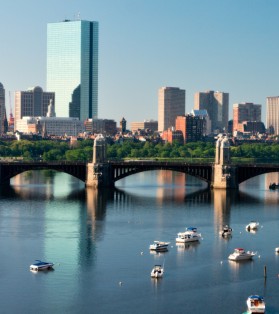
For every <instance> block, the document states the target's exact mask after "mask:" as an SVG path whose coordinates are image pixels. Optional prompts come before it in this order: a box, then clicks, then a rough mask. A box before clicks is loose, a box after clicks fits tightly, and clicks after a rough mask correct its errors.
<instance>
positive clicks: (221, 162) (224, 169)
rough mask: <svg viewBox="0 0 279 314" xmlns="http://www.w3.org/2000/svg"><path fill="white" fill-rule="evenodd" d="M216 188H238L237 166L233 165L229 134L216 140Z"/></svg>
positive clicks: (214, 185)
mask: <svg viewBox="0 0 279 314" xmlns="http://www.w3.org/2000/svg"><path fill="white" fill-rule="evenodd" d="M211 187H212V188H214V189H236V188H238V184H237V180H236V168H235V167H234V166H232V165H231V158H230V142H229V139H228V137H227V136H225V137H224V136H219V137H218V139H217V141H216V153H215V163H214V165H213V180H212V182H211Z"/></svg>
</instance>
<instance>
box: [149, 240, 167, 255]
mask: <svg viewBox="0 0 279 314" xmlns="http://www.w3.org/2000/svg"><path fill="white" fill-rule="evenodd" d="M169 244H170V243H169V242H161V241H154V243H153V244H150V245H149V250H151V251H156V252H164V251H167V250H168V245H169Z"/></svg>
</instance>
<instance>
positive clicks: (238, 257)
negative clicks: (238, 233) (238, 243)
mask: <svg viewBox="0 0 279 314" xmlns="http://www.w3.org/2000/svg"><path fill="white" fill-rule="evenodd" d="M255 255H256V253H255V252H250V251H247V252H245V250H244V249H242V248H236V249H234V252H233V253H232V254H230V255H229V257H228V259H229V260H231V261H242V260H249V259H252V258H253V257H254V256H255Z"/></svg>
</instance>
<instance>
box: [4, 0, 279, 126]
mask: <svg viewBox="0 0 279 314" xmlns="http://www.w3.org/2000/svg"><path fill="white" fill-rule="evenodd" d="M30 7H32V12H33V13H32V15H31V16H30ZM278 8H279V3H278V2H277V1H275V0H270V1H268V3H267V2H266V1H262V0H247V1H245V2H244V1H241V0H235V1H226V2H224V1H222V0H212V1H210V2H208V1H205V0H204V1H203V0H201V1H192V0H187V1H180V0H174V1H172V2H166V3H165V4H164V5H161V1H160V0H153V1H147V0H146V1H145V0H141V1H133V2H131V1H130V0H117V1H115V0H104V1H102V2H100V1H89V0H84V1H83V2H82V3H77V2H76V1H74V0H72V1H66V0H61V1H60V2H59V4H57V3H56V2H55V1H54V0H51V1H49V2H48V3H41V4H40V6H38V5H37V2H35V1H33V0H27V1H25V2H22V1H20V0H15V1H10V2H5V3H4V4H3V5H2V10H3V12H5V15H4V16H3V19H2V20H1V25H2V27H1V30H0V35H1V38H2V42H3V43H4V45H3V48H4V49H2V51H1V58H0V69H1V78H0V81H1V83H2V84H3V85H4V88H5V91H6V109H7V115H8V114H9V112H10V108H9V107H10V96H9V92H12V93H13V92H15V91H16V90H26V89H27V88H28V87H31V86H42V88H43V89H44V90H46V36H47V24H48V23H52V22H60V21H63V20H64V19H71V20H74V19H76V20H77V19H79V18H80V19H82V20H91V21H98V22H99V27H100V30H99V32H100V33H99V40H100V48H99V58H100V60H99V113H98V116H99V118H109V119H115V120H116V121H117V122H118V123H119V121H120V120H121V118H122V117H123V116H124V117H125V119H126V120H127V122H128V124H130V123H131V122H133V121H141V120H144V119H154V120H157V91H158V89H159V88H160V87H162V86H176V87H179V88H181V89H185V90H186V95H187V96H186V110H185V113H188V112H190V111H191V110H192V109H193V107H194V94H195V93H196V92H199V91H206V90H216V91H217V90H222V91H224V92H227V93H229V94H230V103H229V119H232V105H233V104H234V103H240V102H253V103H257V104H261V105H262V109H263V111H262V120H263V122H265V117H266V98H267V97H268V96H277V95H279V88H278V85H279V84H278V78H277V76H276V74H277V72H278V70H279V63H278V56H277V51H278V48H279V47H278V45H279V43H278V42H277V41H276V40H274V39H275V38H277V33H278V27H277V26H278V23H279V22H278V21H277V17H276V12H277V9H278ZM79 12H80V13H79ZM26 17H28V18H26ZM4 26H5V27H4ZM7 26H8V27H7ZM19 47H20V49H19ZM30 64H31V66H30ZM46 91H47V90H46ZM12 98H13V97H12ZM11 103H12V104H13V99H11Z"/></svg>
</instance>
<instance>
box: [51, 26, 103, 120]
mask: <svg viewBox="0 0 279 314" xmlns="http://www.w3.org/2000/svg"><path fill="white" fill-rule="evenodd" d="M98 36H99V25H98V22H90V21H82V20H77V21H70V20H65V21H63V22H58V23H49V24H48V25H47V90H48V91H52V92H55V112H56V116H57V117H77V118H79V119H81V120H86V119H88V118H97V117H98V42H99V39H98Z"/></svg>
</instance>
